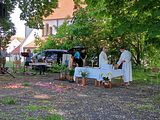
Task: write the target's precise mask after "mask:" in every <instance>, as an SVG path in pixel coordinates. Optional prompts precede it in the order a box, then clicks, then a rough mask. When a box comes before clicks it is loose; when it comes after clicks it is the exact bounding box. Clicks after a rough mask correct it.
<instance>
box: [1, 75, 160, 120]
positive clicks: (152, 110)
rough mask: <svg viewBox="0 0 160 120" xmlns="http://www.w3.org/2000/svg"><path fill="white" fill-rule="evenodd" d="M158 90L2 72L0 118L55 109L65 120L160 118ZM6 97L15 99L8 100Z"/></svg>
mask: <svg viewBox="0 0 160 120" xmlns="http://www.w3.org/2000/svg"><path fill="white" fill-rule="evenodd" d="M26 81H27V82H26ZM25 84H26V85H25ZM158 94H159V95H160V89H159V86H147V85H137V84H133V85H131V86H129V87H128V88H125V87H113V88H112V89H106V88H102V87H94V85H93V81H92V80H90V82H89V85H87V86H81V85H78V84H76V83H69V82H68V81H58V80H54V75H46V76H39V75H37V76H18V77H17V78H16V79H13V78H10V77H9V76H7V75H5V76H0V100H1V102H0V120H29V119H31V118H32V119H37V120H39V118H42V119H43V118H44V117H45V116H47V115H51V114H55V113H56V114H60V115H62V116H63V117H64V119H65V120H160V104H158V103H156V102H154V98H155V96H157V95H158ZM6 97H9V98H10V99H11V98H12V99H14V100H15V101H16V103H15V104H14V105H9V104H5V103H4V102H2V101H4V100H5V99H6Z"/></svg>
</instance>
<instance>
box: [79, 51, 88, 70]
mask: <svg viewBox="0 0 160 120" xmlns="http://www.w3.org/2000/svg"><path fill="white" fill-rule="evenodd" d="M80 56H81V60H82V63H83V67H84V66H85V64H86V58H87V53H86V50H85V49H83V50H82V51H81V54H80Z"/></svg>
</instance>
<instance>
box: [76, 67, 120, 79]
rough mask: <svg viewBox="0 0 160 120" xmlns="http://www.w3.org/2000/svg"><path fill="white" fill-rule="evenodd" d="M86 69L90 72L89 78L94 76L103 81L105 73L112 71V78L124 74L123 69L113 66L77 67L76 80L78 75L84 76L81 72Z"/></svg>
mask: <svg viewBox="0 0 160 120" xmlns="http://www.w3.org/2000/svg"><path fill="white" fill-rule="evenodd" d="M81 71H83V72H84V71H85V72H87V73H88V76H87V78H94V79H96V80H97V81H102V80H103V77H104V76H105V75H108V73H110V74H111V75H110V80H111V79H112V78H115V77H119V76H122V75H123V74H122V70H121V69H117V70H114V69H113V68H112V67H108V68H98V67H76V68H75V72H74V80H76V77H82V76H81V74H80V72H81Z"/></svg>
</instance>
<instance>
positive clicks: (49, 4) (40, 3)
mask: <svg viewBox="0 0 160 120" xmlns="http://www.w3.org/2000/svg"><path fill="white" fill-rule="evenodd" d="M17 1H18V4H19V8H20V9H21V11H22V13H21V15H20V18H21V20H25V21H26V25H27V26H29V27H30V28H37V29H40V28H43V18H44V17H47V16H48V15H50V14H51V13H52V12H53V9H54V8H56V7H57V3H58V0H17Z"/></svg>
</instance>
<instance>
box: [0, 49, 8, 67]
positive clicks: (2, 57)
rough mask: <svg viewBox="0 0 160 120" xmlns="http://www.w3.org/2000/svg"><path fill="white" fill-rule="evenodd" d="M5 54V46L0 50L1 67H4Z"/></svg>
mask: <svg viewBox="0 0 160 120" xmlns="http://www.w3.org/2000/svg"><path fill="white" fill-rule="evenodd" d="M7 55H8V54H7V50H6V48H5V47H3V49H2V50H1V60H2V65H1V66H2V68H5V65H6V57H7Z"/></svg>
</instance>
